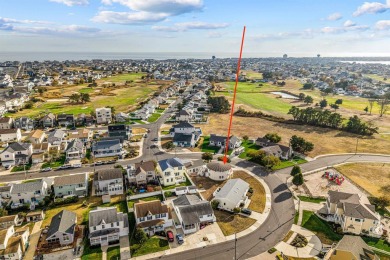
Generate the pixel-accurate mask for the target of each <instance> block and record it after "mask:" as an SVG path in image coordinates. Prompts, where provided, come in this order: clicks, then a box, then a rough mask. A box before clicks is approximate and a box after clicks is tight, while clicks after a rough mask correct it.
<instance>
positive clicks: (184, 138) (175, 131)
mask: <svg viewBox="0 0 390 260" xmlns="http://www.w3.org/2000/svg"><path fill="white" fill-rule="evenodd" d="M170 135H171V136H172V137H173V144H174V145H175V146H181V147H194V146H195V144H196V142H197V141H198V140H199V138H200V136H201V135H202V130H201V129H200V128H198V127H194V126H193V125H192V124H190V123H188V122H180V123H179V124H177V125H174V126H173V127H172V128H171V130H170Z"/></svg>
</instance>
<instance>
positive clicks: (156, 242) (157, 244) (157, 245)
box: [130, 236, 169, 257]
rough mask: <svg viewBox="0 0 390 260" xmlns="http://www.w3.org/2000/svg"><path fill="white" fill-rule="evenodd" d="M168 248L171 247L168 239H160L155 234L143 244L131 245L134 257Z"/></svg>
mask: <svg viewBox="0 0 390 260" xmlns="http://www.w3.org/2000/svg"><path fill="white" fill-rule="evenodd" d="M167 249H169V245H168V240H166V239H160V238H158V237H155V236H153V237H151V238H149V239H148V240H146V242H145V243H143V244H142V245H140V244H134V243H133V244H131V246H130V251H131V256H132V257H135V256H141V255H146V254H151V253H155V252H159V251H163V250H167Z"/></svg>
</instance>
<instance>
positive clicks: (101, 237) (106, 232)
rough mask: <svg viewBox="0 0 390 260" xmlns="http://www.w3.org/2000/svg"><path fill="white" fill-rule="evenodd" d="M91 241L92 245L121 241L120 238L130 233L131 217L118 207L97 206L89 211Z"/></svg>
mask: <svg viewBox="0 0 390 260" xmlns="http://www.w3.org/2000/svg"><path fill="white" fill-rule="evenodd" d="M88 227H89V237H88V238H89V241H90V244H91V245H92V246H94V245H101V246H107V245H108V244H109V243H115V242H118V243H119V238H120V237H123V236H126V237H127V236H128V235H129V219H128V216H127V214H126V213H122V212H118V211H117V208H116V207H97V208H96V209H94V210H91V211H90V212H89V223H88Z"/></svg>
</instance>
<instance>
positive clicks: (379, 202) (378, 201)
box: [368, 196, 390, 209]
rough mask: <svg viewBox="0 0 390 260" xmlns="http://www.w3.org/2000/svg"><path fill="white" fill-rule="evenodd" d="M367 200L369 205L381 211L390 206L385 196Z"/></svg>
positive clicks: (389, 201)
mask: <svg viewBox="0 0 390 260" xmlns="http://www.w3.org/2000/svg"><path fill="white" fill-rule="evenodd" d="M368 200H369V201H370V203H372V204H374V205H375V206H377V207H378V208H381V209H384V208H386V207H387V206H389V205H390V199H388V198H387V197H385V196H382V197H369V198H368Z"/></svg>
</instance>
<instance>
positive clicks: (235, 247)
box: [234, 232, 237, 260]
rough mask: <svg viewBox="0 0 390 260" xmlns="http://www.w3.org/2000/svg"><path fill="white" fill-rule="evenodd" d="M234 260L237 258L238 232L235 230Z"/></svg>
mask: <svg viewBox="0 0 390 260" xmlns="http://www.w3.org/2000/svg"><path fill="white" fill-rule="evenodd" d="M234 260H237V232H234Z"/></svg>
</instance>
